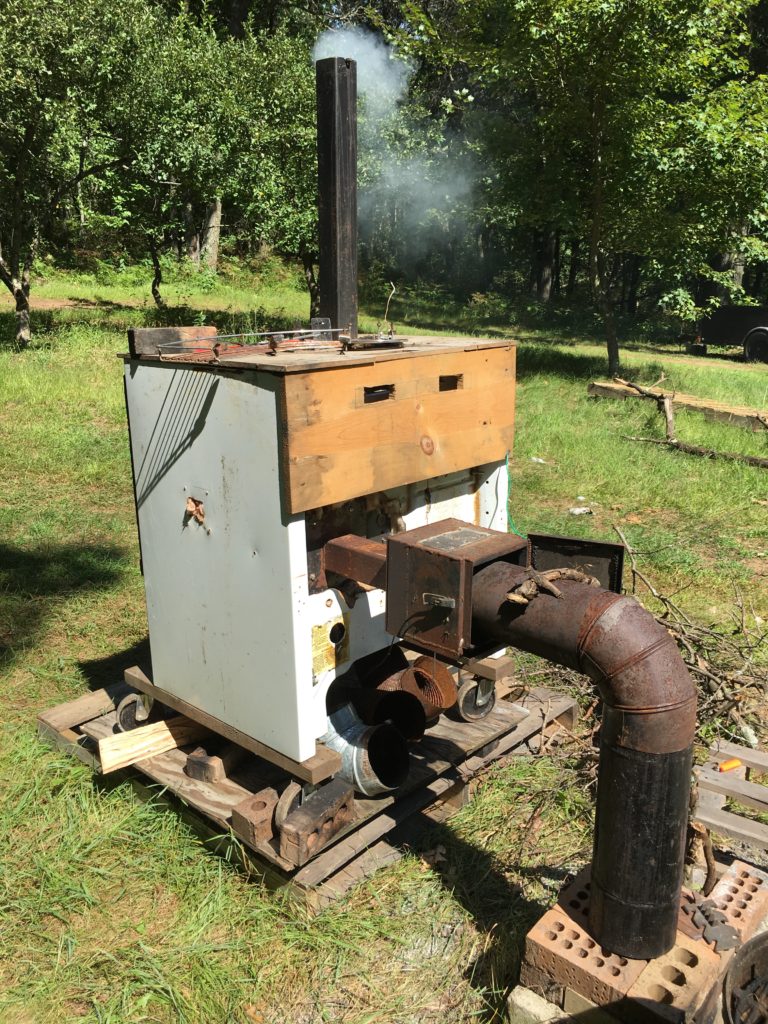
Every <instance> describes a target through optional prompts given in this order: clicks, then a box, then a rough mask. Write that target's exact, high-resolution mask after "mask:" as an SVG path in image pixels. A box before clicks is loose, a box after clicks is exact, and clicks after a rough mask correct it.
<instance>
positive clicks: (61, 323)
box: [0, 271, 768, 1024]
mask: <svg viewBox="0 0 768 1024" xmlns="http://www.w3.org/2000/svg"><path fill="white" fill-rule="evenodd" d="M131 273H132V272H129V271H126V272H125V275H123V276H124V277H125V279H126V280H125V281H122V280H121V279H120V276H119V275H118V279H117V280H116V281H115V280H114V279H113V280H112V281H111V283H110V282H109V281H107V283H105V284H102V285H100V284H99V283H98V281H97V280H95V279H90V280H89V279H87V278H84V277H83V276H82V275H81V276H79V277H78V276H67V275H63V274H55V273H51V275H50V279H49V281H48V282H47V283H46V284H44V285H43V287H41V288H39V289H38V291H37V292H36V294H37V295H40V296H42V297H44V298H47V299H48V300H49V301H50V302H55V301H56V300H57V299H61V298H70V299H76V300H77V301H79V302H81V303H83V302H85V301H87V302H95V303H96V305H93V306H72V307H68V308H66V309H47V310H43V311H42V312H41V314H40V315H39V316H38V318H37V320H38V323H39V324H40V325H41V326H42V327H43V330H42V331H41V332H40V333H39V334H38V335H37V336H36V338H35V341H34V343H33V346H32V348H31V350H29V351H28V352H25V353H23V354H15V353H13V352H12V351H11V350H10V348H9V347H6V348H4V349H0V486H1V487H2V491H1V492H0V531H1V535H0V650H2V652H3V654H2V658H3V660H2V663H1V667H2V674H3V690H2V693H3V699H4V708H5V713H4V729H3V742H2V747H1V748H0V800H2V816H1V817H0V846H2V852H1V853H0V878H1V879H2V889H1V890H0V892H2V897H0V934H2V936H3V942H2V945H0V1020H2V1021H9V1022H11V1021H13V1022H21V1024H26V1022H30V1024H31V1022H34V1024H40V1022H47V1021H54V1020H55V1021H57V1022H63V1021H75V1020H77V1021H79V1020H84V1021H93V1022H107V1021H108V1022H119V1024H123V1022H125V1024H129V1022H130V1024H134V1022H136V1024H138V1022H156V1021H157V1022H176V1021H185V1022H194V1024H198V1022H200V1024H203V1022H206V1024H207V1022H217V1024H218V1022H226V1021H238V1022H243V1024H249V1022H250V1024H254V1022H257V1024H272V1022H275V1024H277V1022H282V1021H291V1022H296V1024H303V1022H307V1024H309V1022H313V1024H314V1022H322V1021H334V1022H336V1021H338V1022H350V1024H352V1022H354V1024H364V1022H374V1021H381V1022H398V1021H403V1022H406V1021H407V1022H415V1021H419V1022H432V1021H434V1022H436V1024H437V1022H453V1021H456V1022H459V1021H461V1022H465V1021H470V1020H480V1021H491V1020H500V1019H503V1017H502V1016H500V1015H499V1014H500V1012H501V1008H502V1007H503V997H504V994H505V992H506V991H507V990H508V989H509V987H510V986H511V985H513V984H514V983H515V980H516V972H517V967H518V959H519V954H520V949H521V941H522V937H523V935H524V933H525V930H526V929H527V927H528V926H529V925H530V924H531V923H532V922H533V921H534V920H535V919H536V918H537V917H538V915H539V914H540V913H541V910H542V908H543V907H544V906H546V905H547V904H548V903H551V902H552V900H553V899H554V895H555V893H556V891H557V889H558V888H559V884H560V881H561V880H562V877H563V873H564V871H566V870H568V869H571V868H574V867H576V866H578V865H580V864H581V863H583V861H584V860H585V859H586V858H587V857H588V856H589V848H590V816H591V801H590V798H589V796H588V794H587V793H586V792H585V789H584V775H583V774H582V773H581V770H580V769H579V766H578V762H577V761H576V760H569V759H568V758H567V757H566V758H562V757H561V758H559V759H557V760H553V761H550V760H549V759H542V760H541V761H536V762H526V761H520V762H516V763H514V764H513V765H511V766H509V767H506V768H503V769H500V770H497V771H495V772H491V773H490V774H489V775H487V776H486V777H485V778H484V779H483V780H482V782H481V784H480V787H479V792H478V796H477V799H476V800H475V801H474V802H473V803H472V804H471V805H470V806H469V807H468V808H465V809H464V810H463V811H461V812H460V813H459V815H458V816H457V817H456V818H454V819H453V820H452V821H451V825H450V827H445V826H441V827H439V828H436V830H435V832H434V833H433V834H431V835H430V837H429V838H428V840H427V841H426V844H425V845H424V847H423V848H419V849H417V850H416V851H414V852H413V853H412V854H411V855H409V856H407V857H406V858H405V859H404V860H403V861H402V862H400V863H399V864H397V865H395V866H394V867H390V868H387V869H386V870H384V871H383V872H381V873H380V874H379V875H377V876H376V879H375V880H374V881H372V882H370V883H366V884H363V885H361V886H359V887H358V888H357V889H356V890H355V891H354V892H353V893H352V894H351V895H350V896H349V897H347V898H346V899H344V900H343V901H342V902H341V903H339V904H338V905H337V906H335V907H333V908H331V909H330V910H327V911H325V912H324V913H322V914H321V915H319V916H318V917H316V918H314V919H312V918H310V917H309V916H308V915H306V914H305V913H304V912H302V911H299V910H297V909H296V907H295V906H293V905H290V904H288V903H287V902H286V901H285V900H284V899H282V898H280V897H276V896H274V895H270V894H269V893H268V892H266V891H265V890H264V889H263V888H262V886H261V885H260V884H259V883H258V882H255V881H252V880H249V879H248V878H246V877H245V875H244V874H243V873H242V872H241V871H239V870H238V869H237V867H236V865H235V864H233V863H229V862H228V861H227V860H226V859H224V858H222V857H221V856H219V855H217V854H215V853H214V852H212V851H211V850H209V849H208V848H207V847H206V846H205V844H204V843H202V841H201V840H199V839H198V838H196V837H195V835H194V834H193V832H191V831H190V829H189V828H188V827H187V826H186V825H185V824H184V823H183V822H182V821H181V820H180V818H179V817H178V816H177V815H175V814H173V813H167V812H165V811H163V810H162V809H160V807H158V806H155V805H153V804H146V803H144V802H142V801H141V800H140V799H139V798H138V796H137V795H136V794H135V792H134V790H133V789H132V787H131V786H130V784H128V783H125V782H123V783H120V782H117V783H99V782H97V781H96V780H95V779H94V777H93V775H92V773H91V772H90V770H88V769H87V768H85V767H84V766H82V765H80V764H79V763H77V762H75V761H73V760H72V759H70V758H67V757H66V756H63V755H60V754H58V753H54V752H52V751H51V750H49V749H48V748H47V747H45V746H44V745H42V744H40V743H38V741H37V740H36V738H35V731H34V717H35V715H36V713H37V712H38V711H40V710H42V709H43V708H46V707H49V706H51V705H54V704H56V703H59V702H61V701H64V700H67V699H70V698H72V697H73V696H75V695H77V694H78V693H81V692H83V690H84V689H85V688H86V686H87V685H88V683H89V682H90V683H93V682H102V683H103V682H105V681H108V680H110V679H114V678H115V674H116V673H117V671H118V668H119V666H120V665H125V664H127V663H128V662H129V661H130V657H131V655H130V653H129V654H127V655H126V656H125V658H123V659H122V660H121V659H120V658H119V657H117V656H118V655H120V653H121V652H124V651H129V652H130V649H131V648H133V647H134V646H135V645H139V644H141V642H142V641H143V640H144V637H145V635H146V621H145V616H144V607H143V590H142V583H141V577H140V574H139V569H138V550H137V544H136V535H135V522H134V510H133V499H132V493H131V484H130V466H129V460H128V446H127V439H126V430H125V419H124V411H123V398H122V385H121V375H120V371H121V364H120V363H119V361H118V360H117V359H116V358H115V353H116V352H118V351H122V350H124V349H125V334H124V332H125V329H126V327H127V326H128V325H130V324H137V323H142V322H155V312H154V310H153V309H150V308H149V306H147V305H146V302H145V296H146V291H147V289H146V283H141V282H145V281H146V277H140V276H139V275H135V274H134V276H133V278H131ZM273 277H274V275H273ZM131 280H132V281H133V283H130V282H131ZM137 282H138V283H137ZM174 289H177V290H176V291H174ZM167 294H168V298H169V301H170V300H171V298H173V299H174V301H176V302H179V303H180V304H181V305H183V306H184V307H186V308H185V309H184V311H183V312H178V316H179V317H180V316H182V315H183V316H195V317H196V318H197V320H198V321H199V322H203V321H204V320H207V319H212V318H213V319H216V320H217V322H219V323H221V325H222V326H226V323H227V318H228V322H230V323H239V324H248V323H256V322H259V321H261V320H262V319H263V318H264V317H265V316H269V315H270V311H273V312H274V314H275V315H276V316H278V317H283V316H284V317H286V318H289V317H293V316H299V315H305V313H306V305H307V303H306V297H305V296H304V295H303V293H302V292H301V290H300V288H299V282H298V279H297V276H296V275H295V274H292V275H291V274H286V276H285V278H284V279H282V280H277V281H276V280H274V279H273V280H272V281H271V282H269V281H267V282H259V281H254V286H253V289H252V291H249V290H248V288H247V287H245V286H244V285H243V283H242V281H239V282H237V284H236V286H235V285H228V284H225V285H222V286H221V287H219V286H217V285H216V284H215V283H213V284H210V283H206V284H205V287H204V288H203V289H201V290H196V289H195V287H194V282H190V281H189V280H188V279H184V280H180V281H179V282H176V283H171V284H170V285H169V287H168V289H167ZM142 303H144V304H142ZM254 307H259V309H258V312H257V314H255V315H254V314H253V313H252V309H253V308H254ZM6 308H7V307H3V309H6ZM209 311H210V312H209ZM369 313H370V316H369V317H368V318H366V319H364V325H365V326H367V327H373V326H374V325H375V320H376V316H377V315H378V310H375V309H374V310H370V311H369ZM167 315H168V317H169V318H170V319H171V320H172V319H173V316H174V312H173V311H172V312H169V313H168V314H167ZM0 317H4V318H5V320H6V323H5V324H3V325H0V327H2V329H5V330H6V332H7V329H8V327H9V323H8V321H9V320H10V315H9V313H7V312H0ZM433 322H437V321H436V318H433ZM443 325H444V323H443ZM416 326H417V325H415V324H409V325H408V330H414V329H416ZM425 326H427V325H425ZM487 327H488V329H489V330H492V331H493V333H494V334H501V333H504V332H506V333H508V334H510V335H511V336H515V333H516V332H515V330H514V328H513V327H511V326H510V325H508V324H503V323H495V324H493V323H491V324H488V325H487ZM662 372H663V373H665V374H666V375H667V377H668V378H669V380H670V381H671V383H672V385H674V386H675V387H676V388H677V389H678V390H682V391H687V392H692V393H694V394H698V395H701V396H704V397H717V398H719V399H724V400H732V401H733V402H734V403H738V404H748V405H756V406H761V407H762V408H764V409H765V408H766V405H767V404H768V402H767V396H768V366H759V367H746V366H742V365H739V364H731V363H728V362H725V361H722V360H712V361H704V360H702V361H701V362H699V363H694V362H693V361H692V360H690V359H684V358H681V357H679V356H678V355H676V354H674V353H672V354H669V355H667V354H663V353H661V354H660V353H659V351H644V350H641V349H636V350H634V351H632V352H629V353H627V355H626V373H627V375H631V376H632V377H633V378H634V379H636V380H639V381H643V382H646V383H653V382H654V381H655V380H657V379H658V378H659V377H660V376H661V374H662ZM603 375H604V361H603V355H602V349H601V348H600V347H599V345H597V344H596V343H595V339H585V340H584V342H583V343H582V342H569V343H568V344H564V343H562V344H558V343H555V342H553V341H551V340H547V339H545V338H544V336H543V335H534V334H531V332H528V334H527V336H526V338H525V340H523V341H521V344H520V349H519V381H518V396H517V408H518V432H517V441H516V446H515V451H514V453H513V456H512V458H511V459H510V477H511V492H512V501H511V512H512V515H513V518H514V521H515V523H516V525H517V527H518V529H521V530H524V531H525V530H528V529H531V530H534V529H536V530H547V531H551V532H555V533H571V534H579V535H583V536H587V535H592V536H597V537H603V538H608V539H616V535H615V533H614V529H613V528H614V526H615V525H618V526H619V527H620V528H621V529H622V530H623V531H624V532H625V533H626V535H627V537H628V539H629V540H630V542H631V543H632V544H633V546H635V547H636V548H637V550H638V557H639V560H640V565H641V567H642V568H644V569H645V570H646V571H648V572H649V573H650V575H651V577H652V578H653V579H654V581H655V582H656V584H657V586H659V588H660V589H662V590H665V591H667V592H672V591H674V592H676V594H677V598H676V600H677V601H679V603H680V604H681V605H682V606H683V607H685V608H686V609H687V610H688V611H689V612H690V613H692V614H694V615H696V616H699V617H701V618H704V619H706V620H707V621H712V622H718V623H726V622H728V621H729V618H730V615H731V609H732V607H733V598H734V588H737V587H738V588H740V589H741V591H742V592H743V594H744V596H745V598H746V603H747V607H748V608H749V607H750V606H751V607H753V608H754V611H755V612H756V613H757V614H759V615H761V616H762V617H763V618H765V617H766V616H768V585H767V584H768V579H767V577H768V506H766V504H765V501H766V499H768V473H766V471H764V470H758V469H753V468H750V467H746V466H741V465H736V464H728V463H720V462H709V461H705V460H701V459H695V458H691V457H687V456H684V455H681V454H679V453H675V452H671V451H668V450H665V449H663V448H660V447H656V446H652V445H641V444H638V443H636V442H632V441H628V440H624V435H626V434H643V435H649V436H659V437H660V436H662V428H661V423H660V418H659V417H658V414H657V413H656V411H655V408H654V406H652V405H650V404H647V405H646V404H645V403H642V402H640V401H637V402H634V401H632V402H629V401H628V402H624V403H621V402H610V401H601V400H592V399H588V398H587V396H586V388H587V384H588V382H589V380H590V379H592V378H594V377H595V376H603ZM678 424H679V434H680V436H681V438H683V439H685V440H689V441H692V442H694V443H702V444H708V445H710V446H712V447H716V448H720V449H724V450H732V451H742V452H752V453H755V454H763V455H765V454H768V431H764V432H763V433H762V434H758V433H749V432H748V431H745V430H741V429H739V428H736V427H730V426H726V425H723V424H712V423H709V422H707V421H705V420H703V418H702V417H701V416H699V415H696V414H693V413H682V412H681V413H679V414H678ZM534 459H543V460H544V461H543V462H538V461H533V460H534ZM579 496H582V497H583V498H584V503H585V504H588V505H589V506H590V507H591V508H592V509H593V515H592V516H583V517H578V518H577V517H573V516H571V515H570V514H569V513H568V509H569V508H570V507H572V506H575V505H577V504H578V503H579ZM126 659H127V660H126ZM235 853H236V851H234V850H233V857H232V859H233V860H236V859H237V858H236V856H235V855H234V854H235Z"/></svg>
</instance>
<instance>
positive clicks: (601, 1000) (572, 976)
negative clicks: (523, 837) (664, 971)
mask: <svg viewBox="0 0 768 1024" xmlns="http://www.w3.org/2000/svg"><path fill="white" fill-rule="evenodd" d="M580 891H583V890H580ZM525 963H526V964H529V965H530V966H531V967H535V968H536V969H537V970H539V971H542V972H543V973H544V974H546V975H548V977H550V978H551V979H552V980H553V981H554V982H556V983H557V984H559V985H562V986H563V987H564V988H570V989H572V990H573V991H574V992H577V993H578V994H579V995H581V996H584V997H585V998H586V999H589V1000H591V1001H592V1002H593V1003H596V1004H597V1005H598V1006H605V1005H608V1004H609V1003H614V1002H618V1001H619V1000H621V999H623V998H624V996H626V994H627V992H628V991H629V990H630V988H631V987H632V986H633V985H634V984H635V982H636V981H637V979H638V978H639V977H640V974H641V973H642V971H643V969H644V968H645V966H646V964H647V961H646V960H629V959H627V957H623V956H618V955H617V954H616V953H609V952H608V951H607V950H604V949H603V948H602V947H600V946H598V944H597V942H596V941H595V940H594V939H593V938H592V937H591V936H590V935H589V934H588V933H587V931H586V929H585V927H584V925H583V924H581V923H580V922H577V921H576V920H574V919H573V918H572V917H569V916H568V915H567V914H566V913H564V911H563V910H562V909H561V907H559V906H558V907H553V908H552V909H551V910H548V911H547V913H546V914H545V915H544V916H543V917H542V918H541V919H540V920H539V921H538V922H537V923H536V924H535V925H534V926H533V928H531V930H530V931H529V932H528V935H527V936H526V940H525Z"/></svg>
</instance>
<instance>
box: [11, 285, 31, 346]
mask: <svg viewBox="0 0 768 1024" xmlns="http://www.w3.org/2000/svg"><path fill="white" fill-rule="evenodd" d="M13 297H14V299H15V300H16V345H17V347H18V348H26V347H27V345H29V343H30V341H31V340H32V327H31V325H30V317H29V284H27V287H26V288H24V287H22V288H18V289H16V290H15V291H14V293H13Z"/></svg>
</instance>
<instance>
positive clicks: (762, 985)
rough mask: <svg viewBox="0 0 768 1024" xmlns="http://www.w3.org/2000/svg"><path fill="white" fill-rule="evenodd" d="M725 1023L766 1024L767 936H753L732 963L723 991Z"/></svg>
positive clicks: (767, 991)
mask: <svg viewBox="0 0 768 1024" xmlns="http://www.w3.org/2000/svg"><path fill="white" fill-rule="evenodd" d="M723 1014H724V1016H725V1019H726V1021H727V1022H728V1024H768V933H763V934H762V935H756V936H755V938H754V939H751V940H750V941H749V942H747V943H746V945H744V946H742V947H741V949H740V950H739V951H738V953H737V954H736V956H735V957H734V958H733V960H732V961H731V964H730V966H729V968H728V972H727V974H726V976H725V985H724V988H723Z"/></svg>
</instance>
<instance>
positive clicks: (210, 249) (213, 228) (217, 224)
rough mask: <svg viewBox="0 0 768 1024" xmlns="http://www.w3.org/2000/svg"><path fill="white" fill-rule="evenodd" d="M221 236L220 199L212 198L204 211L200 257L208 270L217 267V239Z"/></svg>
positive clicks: (215, 269) (213, 269)
mask: <svg viewBox="0 0 768 1024" xmlns="http://www.w3.org/2000/svg"><path fill="white" fill-rule="evenodd" d="M220 238H221V200H220V199H214V200H213V202H212V203H210V204H209V205H208V208H207V210H206V211H205V227H204V228H203V245H202V257H203V262H204V263H205V265H206V267H208V269H209V270H212V271H214V273H215V272H216V271H217V270H218V268H219V240H220Z"/></svg>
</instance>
